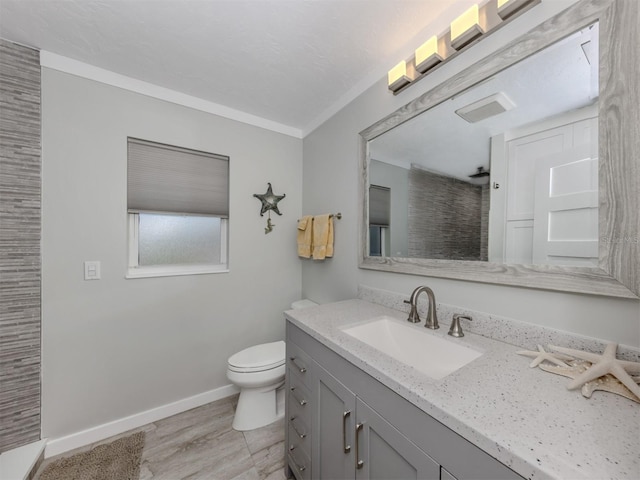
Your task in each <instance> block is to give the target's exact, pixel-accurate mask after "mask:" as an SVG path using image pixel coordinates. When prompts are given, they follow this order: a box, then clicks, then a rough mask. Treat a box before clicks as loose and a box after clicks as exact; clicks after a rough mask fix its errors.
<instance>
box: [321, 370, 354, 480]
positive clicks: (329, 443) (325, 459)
mask: <svg viewBox="0 0 640 480" xmlns="http://www.w3.org/2000/svg"><path fill="white" fill-rule="evenodd" d="M316 400H317V402H316V404H317V412H316V413H317V414H316V415H315V419H314V422H315V423H314V425H313V439H314V442H313V447H312V448H313V451H314V456H313V458H312V465H313V468H314V473H313V478H317V479H326V480H339V479H344V478H353V476H354V473H353V472H354V469H355V460H354V458H355V457H354V452H353V450H354V449H353V432H354V429H355V412H356V397H355V395H354V394H353V393H352V392H351V391H350V390H349V389H347V388H346V387H345V386H344V385H342V383H340V382H339V381H338V380H336V378H335V377H333V376H332V375H331V374H329V373H328V372H327V371H326V370H324V369H322V368H318V376H317V394H316Z"/></svg>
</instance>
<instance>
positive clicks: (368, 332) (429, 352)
mask: <svg viewBox="0 0 640 480" xmlns="http://www.w3.org/2000/svg"><path fill="white" fill-rule="evenodd" d="M342 331H343V332H344V333H346V334H348V335H351V336H352V337H354V338H356V339H357V340H360V341H361V342H364V343H366V344H367V345H369V346H371V347H373V348H375V349H376V350H380V351H381V352H383V353H385V354H387V355H389V356H391V357H393V358H395V359H396V360H398V361H399V362H402V363H405V364H407V365H410V366H412V367H414V368H415V369H417V370H419V371H420V372H422V373H424V374H425V375H428V376H429V377H431V378H433V379H436V380H439V379H441V378H444V377H446V376H447V375H449V374H450V373H453V372H455V371H456V370H458V369H459V368H461V367H463V366H465V365H466V364H467V363H469V362H471V361H472V360H475V359H476V358H478V357H480V356H481V355H482V353H481V352H478V351H476V350H473V349H471V348H468V347H466V346H464V345H460V344H459V343H456V342H455V341H454V340H446V339H443V338H441V337H439V336H436V335H435V334H434V333H432V332H429V331H427V330H426V329H425V328H424V326H423V325H422V324H420V325H413V324H409V323H407V324H406V325H404V324H402V323H400V322H398V320H397V319H393V318H391V317H387V316H381V317H376V318H374V319H371V321H369V322H366V323H361V324H359V325H355V326H353V327H346V328H343V329H342Z"/></svg>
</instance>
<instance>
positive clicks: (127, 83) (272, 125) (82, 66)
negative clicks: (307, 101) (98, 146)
mask: <svg viewBox="0 0 640 480" xmlns="http://www.w3.org/2000/svg"><path fill="white" fill-rule="evenodd" d="M40 66H41V67H45V68H50V69H53V70H58V71H60V72H64V73H69V74H71V75H75V76H78V77H82V78H86V79H89V80H94V81H96V82H100V83H104V84H106V85H111V86H113V87H118V88H122V89H124V90H129V91H131V92H135V93H139V94H141V95H146V96H148V97H152V98H157V99H159V100H164V101H167V102H171V103H175V104H177V105H182V106H184V107H189V108H193V109H194V110H200V111H202V112H206V113H211V114H213V115H218V116H220V117H224V118H227V119H229V120H235V121H237V122H241V123H246V124H248V125H253V126H254V127H259V128H264V129H266V130H271V131H273V132H276V133H281V134H283V135H288V136H290V137H294V138H300V139H301V138H302V130H301V129H299V128H294V127H291V126H289V125H284V124H282V123H278V122H274V121H272V120H268V119H266V118H262V117H258V116H256V115H251V114H249V113H246V112H242V111H240V110H235V109H233V108H229V107H225V106H224V105H220V104H218V103H214V102H210V101H207V100H203V99H201V98H198V97H194V96H191V95H187V94H185V93H181V92H178V91H176V90H171V89H169V88H165V87H160V86H158V85H154V84H152V83H148V82H144V81H142V80H138V79H135V78H131V77H127V76H125V75H120V74H119V73H115V72H111V71H109V70H105V69H103V68H99V67H95V66H93V65H89V64H87V63H83V62H80V61H78V60H74V59H72V58H68V57H63V56H62V55H58V54H55V53H52V52H48V51H46V50H41V51H40Z"/></svg>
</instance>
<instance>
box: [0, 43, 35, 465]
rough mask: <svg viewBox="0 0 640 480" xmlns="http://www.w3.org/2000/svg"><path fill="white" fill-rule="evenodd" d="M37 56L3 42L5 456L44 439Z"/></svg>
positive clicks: (1, 421)
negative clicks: (41, 402)
mask: <svg viewBox="0 0 640 480" xmlns="http://www.w3.org/2000/svg"><path fill="white" fill-rule="evenodd" d="M40 150H41V149H40V56H39V52H38V51H36V50H32V49H30V48H26V47H22V46H19V45H16V44H13V43H11V42H8V41H6V40H2V39H0V452H4V451H6V450H10V449H12V448H15V447H18V446H20V445H24V444H27V443H30V442H33V441H36V440H38V439H39V438H40V186H41V177H40V171H41V160H40Z"/></svg>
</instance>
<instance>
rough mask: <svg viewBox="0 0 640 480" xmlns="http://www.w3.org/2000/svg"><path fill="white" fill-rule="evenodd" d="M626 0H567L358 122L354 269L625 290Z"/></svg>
mask: <svg viewBox="0 0 640 480" xmlns="http://www.w3.org/2000/svg"><path fill="white" fill-rule="evenodd" d="M639 11H640V9H639V8H638V7H637V5H635V2H625V1H617V0H582V1H580V2H578V3H576V4H574V5H573V6H572V7H570V8H569V9H567V10H565V11H564V12H562V13H560V14H558V15H557V16H555V17H554V18H551V19H549V20H547V21H546V22H544V23H542V24H541V25H539V26H538V27H536V28H535V29H533V30H531V31H530V32H528V33H526V34H525V35H523V36H522V37H520V38H519V39H517V40H516V41H514V42H512V43H510V44H508V45H506V46H505V47H504V48H502V49H501V50H500V51H498V52H496V53H495V54H494V55H491V56H490V57H487V58H485V59H483V60H481V61H479V62H477V63H476V64H474V65H472V66H471V67H469V68H467V69H466V70H464V71H462V72H460V73H459V74H457V75H455V76H454V77H453V78H451V79H449V80H447V81H446V82H444V83H442V84H441V85H439V86H437V87H435V88H434V89H432V90H430V91H428V92H427V93H425V94H423V95H422V96H420V97H418V98H416V99H415V100H413V101H412V102H410V103H409V104H407V105H405V106H404V107H402V108H401V109H399V110H398V111H396V112H394V113H393V114H391V115H390V116H388V117H386V118H384V119H382V120H380V121H379V122H377V123H375V124H374V125H372V126H371V127H369V128H367V129H366V130H364V131H363V132H361V134H360V135H361V137H362V148H361V151H362V158H361V166H362V183H361V186H360V187H361V188H360V192H361V195H360V196H361V205H362V210H361V235H360V252H361V256H360V267H361V268H367V269H374V270H382V271H390V272H397V273H409V274H417V275H425V276H436V277H445V278H454V279H461V280H469V281H479V282H489V283H497V284H508V285H516V286H524V287H531V288H541V289H550V290H560V291H570V292H580V293H589V294H599V295H609V296H618V297H631V298H635V297H638V296H640V279H639V276H640V266H639V263H640V247H639V243H640V242H639V236H638V235H639V230H640V228H639V224H640V220H639V218H640V216H639V215H638V211H639V208H640V199H639V197H640V186H639V185H640V179H639V177H640V167H639V165H638V163H639V162H638V153H637V152H638V151H640V150H639V148H640V122H639V116H640V114H639V108H638V105H640V95H639V94H638V89H639V87H640V84H639V83H640V82H639V81H638V75H637V65H638V62H639V61H640V60H639V55H638V53H637V51H636V49H634V48H631V47H630V46H631V45H637V44H638V34H637V33H636V29H637V21H638V12H639ZM625 45H626V46H627V47H625Z"/></svg>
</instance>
